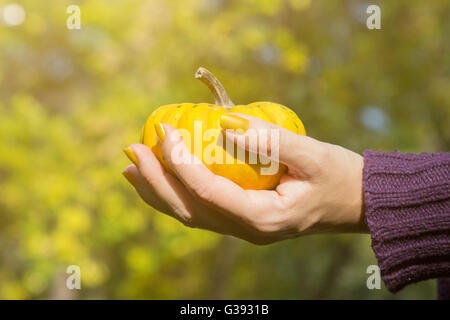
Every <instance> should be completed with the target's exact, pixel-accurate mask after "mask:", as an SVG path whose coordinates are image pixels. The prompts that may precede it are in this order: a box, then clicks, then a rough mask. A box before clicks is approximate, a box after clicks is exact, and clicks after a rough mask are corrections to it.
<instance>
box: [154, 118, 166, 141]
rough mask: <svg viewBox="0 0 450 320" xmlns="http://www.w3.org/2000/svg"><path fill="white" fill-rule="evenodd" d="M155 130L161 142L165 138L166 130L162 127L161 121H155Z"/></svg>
mask: <svg viewBox="0 0 450 320" xmlns="http://www.w3.org/2000/svg"><path fill="white" fill-rule="evenodd" d="M155 131H156V134H157V135H158V138H159V140H161V142H164V139H165V138H166V132H165V131H164V127H163V125H162V123H161V122H157V123H155Z"/></svg>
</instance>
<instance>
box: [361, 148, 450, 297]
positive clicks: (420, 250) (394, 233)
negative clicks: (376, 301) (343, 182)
mask: <svg viewBox="0 0 450 320" xmlns="http://www.w3.org/2000/svg"><path fill="white" fill-rule="evenodd" d="M363 188H364V202H365V214H366V219H367V224H368V226H369V230H370V234H371V237H372V248H373V250H374V251H375V255H376V257H377V259H378V263H379V266H380V270H381V276H382V278H383V280H384V282H385V284H386V286H387V288H388V289H389V290H390V291H392V292H397V291H399V290H400V289H402V288H403V287H404V286H406V285H408V284H411V283H414V282H418V281H421V280H426V279H431V278H441V279H439V283H438V290H439V298H441V299H450V278H447V279H445V278H446V277H450V153H422V154H412V153H400V152H381V151H371V150H366V151H364V172H363Z"/></svg>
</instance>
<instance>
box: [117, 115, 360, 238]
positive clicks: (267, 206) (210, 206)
mask: <svg viewBox="0 0 450 320" xmlns="http://www.w3.org/2000/svg"><path fill="white" fill-rule="evenodd" d="M236 115H237V116H238V117H236ZM221 124H222V127H224V128H230V129H236V128H238V127H240V124H242V125H241V127H242V128H243V129H245V128H246V127H248V130H247V131H245V133H243V134H238V131H234V130H226V137H227V139H229V140H232V141H234V142H235V143H236V144H237V145H238V146H240V147H243V148H246V149H248V150H249V151H252V152H255V151H257V150H254V149H255V148H253V147H254V146H249V145H246V143H245V141H251V139H248V138H247V139H246V137H247V136H250V135H257V136H258V143H259V144H261V141H262V139H263V137H264V139H266V143H267V149H268V154H272V155H273V154H276V152H274V150H278V156H279V162H281V163H283V164H285V165H286V166H287V167H288V171H287V173H286V174H285V175H284V176H283V177H282V179H281V182H280V184H279V185H278V187H277V188H276V190H271V191H269V190H244V189H242V188H241V187H239V186H238V185H236V184H235V183H233V182H232V181H230V180H228V179H226V178H224V177H221V176H218V175H215V174H213V173H212V172H211V171H210V170H209V169H207V168H206V166H205V165H204V164H203V163H201V162H200V161H198V159H197V158H195V156H194V155H192V154H191V153H190V152H189V150H188V149H187V147H186V145H185V144H184V142H183V141H182V140H181V137H180V135H179V134H178V132H177V131H176V130H175V129H174V128H173V127H171V126H170V125H168V124H162V125H161V127H159V130H157V132H158V135H159V136H160V139H161V138H162V139H163V142H162V150H163V154H164V158H165V159H166V161H167V163H168V164H169V165H170V167H171V169H172V170H173V172H175V174H176V176H177V177H178V179H177V178H175V177H173V176H172V175H170V174H168V173H167V172H166V171H165V170H164V168H163V166H162V165H161V164H160V162H159V161H158V159H157V158H156V157H155V155H154V154H153V153H152V151H151V150H150V149H149V148H148V147H147V146H145V145H142V144H133V145H131V146H130V147H129V148H127V149H126V153H127V155H128V156H129V158H130V159H131V160H132V161H133V162H134V163H135V165H130V166H128V167H127V168H126V169H125V171H124V175H125V177H126V178H127V179H128V181H130V183H131V184H132V185H133V186H134V187H135V188H136V190H137V191H138V193H139V195H140V196H141V197H142V199H143V200H144V201H145V202H147V203H148V204H149V205H150V206H152V207H153V208H155V209H157V210H158V211H161V212H163V213H166V214H167V215H169V216H172V217H174V218H176V219H178V220H179V221H181V222H182V223H183V224H185V225H186V226H189V227H196V228H202V229H208V230H212V231H215V232H219V233H222V234H228V235H233V236H236V237H238V238H241V239H244V240H247V241H249V242H251V243H255V244H268V243H272V242H276V241H280V240H284V239H289V238H295V237H298V236H301V235H307V234H314V233H327V232H333V233H335V232H367V231H368V229H367V226H366V223H365V219H364V214H363V212H364V210H363V191H362V169H363V159H362V157H361V156H360V155H358V154H356V153H354V152H352V151H350V150H347V149H344V148H342V147H340V146H336V145H332V144H328V143H324V142H320V141H317V140H315V139H312V138H310V137H306V136H301V135H297V134H294V133H292V132H290V131H288V130H286V129H283V128H281V127H278V126H276V125H273V124H271V123H269V122H266V121H264V120H261V119H258V118H255V117H250V116H246V115H242V114H235V116H234V117H233V116H232V117H225V118H223V119H222V121H221ZM261 129H266V130H265V132H267V129H269V131H270V129H276V130H279V131H278V132H279V139H277V140H278V141H277V142H276V143H273V141H272V145H271V144H270V142H271V141H270V140H271V139H270V137H267V134H264V135H262V134H261V133H262V131H261ZM164 136H165V138H164ZM175 146H177V151H178V150H181V153H182V156H183V157H186V158H184V159H189V160H190V161H181V163H180V161H174V159H173V158H172V150H173V148H174V147H175ZM194 160H196V161H194Z"/></svg>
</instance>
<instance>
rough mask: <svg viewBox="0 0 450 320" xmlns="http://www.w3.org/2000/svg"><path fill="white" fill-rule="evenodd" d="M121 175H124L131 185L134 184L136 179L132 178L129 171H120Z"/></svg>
mask: <svg viewBox="0 0 450 320" xmlns="http://www.w3.org/2000/svg"><path fill="white" fill-rule="evenodd" d="M122 174H123V176H124V177H125V179H127V180H128V182H129V183H131V184H132V185H133V186H134V185H135V184H136V179H134V176H133V175H132V174H131V173H129V172H128V171H124V172H122Z"/></svg>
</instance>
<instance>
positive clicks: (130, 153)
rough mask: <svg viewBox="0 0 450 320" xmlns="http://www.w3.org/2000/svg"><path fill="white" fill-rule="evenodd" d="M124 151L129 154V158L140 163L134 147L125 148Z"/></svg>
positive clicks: (135, 162)
mask: <svg viewBox="0 0 450 320" xmlns="http://www.w3.org/2000/svg"><path fill="white" fill-rule="evenodd" d="M123 152H125V154H126V155H127V157H128V159H130V161H131V162H133V163H134V164H135V165H139V161H138V158H137V157H136V154H134V151H133V149H131V148H125V149H123Z"/></svg>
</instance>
